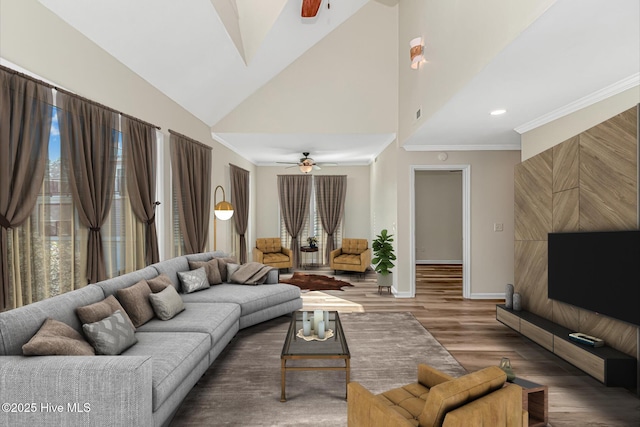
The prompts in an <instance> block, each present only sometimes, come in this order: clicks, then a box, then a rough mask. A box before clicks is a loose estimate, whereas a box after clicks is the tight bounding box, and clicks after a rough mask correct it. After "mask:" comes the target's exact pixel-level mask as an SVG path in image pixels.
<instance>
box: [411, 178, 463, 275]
mask: <svg viewBox="0 0 640 427" xmlns="http://www.w3.org/2000/svg"><path fill="white" fill-rule="evenodd" d="M414 182H415V210H416V212H415V226H416V227H415V259H416V262H417V263H423V264H427V263H429V262H434V261H435V262H438V261H440V262H462V173H461V172H460V171H417V172H416V176H415V181H414Z"/></svg>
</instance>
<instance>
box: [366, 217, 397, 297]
mask: <svg viewBox="0 0 640 427" xmlns="http://www.w3.org/2000/svg"><path fill="white" fill-rule="evenodd" d="M391 242H393V234H388V233H387V230H386V229H385V230H382V231H381V232H380V234H378V235H377V236H376V238H375V240H374V241H373V259H372V260H371V263H373V267H374V270H376V272H377V273H378V286H391V285H392V284H393V276H392V272H391V271H390V269H391V268H393V267H394V266H395V264H394V263H393V262H392V261H394V260H395V259H396V255H395V254H394V253H393V245H392V244H391Z"/></svg>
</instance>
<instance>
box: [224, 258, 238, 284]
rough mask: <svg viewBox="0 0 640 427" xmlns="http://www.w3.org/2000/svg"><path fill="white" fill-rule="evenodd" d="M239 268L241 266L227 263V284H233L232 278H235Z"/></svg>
mask: <svg viewBox="0 0 640 427" xmlns="http://www.w3.org/2000/svg"><path fill="white" fill-rule="evenodd" d="M239 268H240V264H233V263H227V283H233V282H232V281H231V276H233V274H234V273H235V272H236V271H238V269H239Z"/></svg>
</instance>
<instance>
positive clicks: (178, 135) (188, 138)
mask: <svg viewBox="0 0 640 427" xmlns="http://www.w3.org/2000/svg"><path fill="white" fill-rule="evenodd" d="M169 133H170V134H171V135H175V136H177V137H179V138H183V139H186V140H187V141H189V142H193V143H194V144H198V145H202V146H203V147H204V148H208V149H209V150H213V148H211V147H210V146H208V145H207V144H205V143H202V142H200V141H196V140H195V139H193V138H190V137H188V136H187V135H183V134H181V133H179V132H176V131H175V130H171V129H169Z"/></svg>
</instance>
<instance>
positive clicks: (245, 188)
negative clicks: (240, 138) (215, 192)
mask: <svg viewBox="0 0 640 427" xmlns="http://www.w3.org/2000/svg"><path fill="white" fill-rule="evenodd" d="M229 166H230V168H231V202H232V204H233V209H234V214H233V220H234V222H235V226H236V231H237V232H238V234H239V235H240V264H244V263H246V262H247V239H246V236H245V234H246V233H247V226H248V224H249V171H248V170H245V169H242V168H240V167H238V166H235V165H229Z"/></svg>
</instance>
